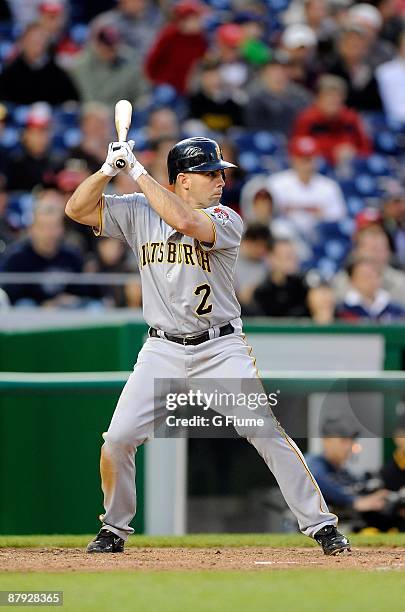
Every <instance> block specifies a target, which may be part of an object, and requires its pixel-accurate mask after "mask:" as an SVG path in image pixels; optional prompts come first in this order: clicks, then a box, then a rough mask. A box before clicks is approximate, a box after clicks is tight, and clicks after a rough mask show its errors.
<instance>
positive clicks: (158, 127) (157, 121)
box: [145, 106, 180, 142]
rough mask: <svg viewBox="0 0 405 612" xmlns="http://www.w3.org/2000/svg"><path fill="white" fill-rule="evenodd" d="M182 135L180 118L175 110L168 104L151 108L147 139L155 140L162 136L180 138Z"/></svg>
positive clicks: (146, 133)
mask: <svg viewBox="0 0 405 612" xmlns="http://www.w3.org/2000/svg"><path fill="white" fill-rule="evenodd" d="M179 136H180V126H179V120H178V118H177V115H176V113H175V112H174V110H172V109H171V108H169V107H168V106H159V107H157V108H154V109H153V110H151V112H150V113H149V116H148V120H147V123H146V130H145V139H146V140H147V141H148V142H155V141H156V140H159V139H160V138H173V139H174V140H175V139H178V137H179Z"/></svg>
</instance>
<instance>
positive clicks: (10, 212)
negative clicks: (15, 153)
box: [6, 192, 33, 229]
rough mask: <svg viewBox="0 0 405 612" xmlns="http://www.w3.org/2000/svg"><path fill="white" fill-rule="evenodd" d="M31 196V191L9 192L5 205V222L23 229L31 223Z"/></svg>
mask: <svg viewBox="0 0 405 612" xmlns="http://www.w3.org/2000/svg"><path fill="white" fill-rule="evenodd" d="M32 206H33V197H32V195H31V193H26V192H23V193H16V192H14V193H11V194H10V197H9V200H8V206H7V213H6V217H7V222H8V223H9V224H10V226H11V227H13V228H14V229H23V228H25V227H28V226H29V225H30V224H31V223H32Z"/></svg>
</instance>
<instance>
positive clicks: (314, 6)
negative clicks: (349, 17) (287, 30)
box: [283, 0, 337, 57]
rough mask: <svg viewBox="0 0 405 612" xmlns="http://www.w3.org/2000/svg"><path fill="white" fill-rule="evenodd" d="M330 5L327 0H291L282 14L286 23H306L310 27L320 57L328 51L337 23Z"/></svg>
mask: <svg viewBox="0 0 405 612" xmlns="http://www.w3.org/2000/svg"><path fill="white" fill-rule="evenodd" d="M332 7H333V3H332V2H328V1H327V0H304V1H303V0H293V1H292V2H291V4H290V6H289V8H288V10H287V11H286V13H285V14H284V19H283V21H284V22H285V23H286V24H287V25H291V24H306V25H307V26H309V27H310V28H311V30H312V31H313V32H314V33H315V36H316V38H317V40H318V51H319V52H320V53H321V56H322V57H327V56H328V54H329V53H330V51H331V47H332V41H333V38H334V36H335V34H336V29H337V23H336V21H335V19H333V18H332V12H331V9H332ZM335 12H336V11H335Z"/></svg>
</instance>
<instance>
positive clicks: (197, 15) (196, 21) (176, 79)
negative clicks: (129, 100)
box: [145, 0, 208, 94]
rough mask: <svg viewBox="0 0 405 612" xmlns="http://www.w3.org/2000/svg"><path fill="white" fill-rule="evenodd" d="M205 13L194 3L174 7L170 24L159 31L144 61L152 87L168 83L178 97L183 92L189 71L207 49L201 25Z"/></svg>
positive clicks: (194, 0) (196, 2) (192, 0)
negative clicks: (153, 84)
mask: <svg viewBox="0 0 405 612" xmlns="http://www.w3.org/2000/svg"><path fill="white" fill-rule="evenodd" d="M205 11H206V8H205V7H204V6H203V5H202V4H201V3H200V2H198V1H197V0H187V1H184V2H183V1H182V2H178V3H177V4H175V5H174V7H173V20H172V22H171V23H169V24H168V25H166V26H164V27H163V28H162V30H161V31H160V34H158V37H157V39H156V42H155V44H154V45H153V47H152V48H151V50H150V51H149V53H148V55H147V58H146V66H145V70H146V75H147V76H148V78H149V79H150V80H151V81H152V83H155V84H162V83H168V84H169V85H172V86H173V87H174V88H175V89H176V90H177V91H178V93H180V94H184V93H185V92H186V90H187V83H188V79H189V76H190V73H191V70H192V68H193V67H194V64H195V63H196V62H197V60H199V59H200V58H202V57H203V56H204V54H205V52H206V50H207V48H208V41H207V38H206V35H205V33H204V31H203V23H202V15H203V13H204V12H205Z"/></svg>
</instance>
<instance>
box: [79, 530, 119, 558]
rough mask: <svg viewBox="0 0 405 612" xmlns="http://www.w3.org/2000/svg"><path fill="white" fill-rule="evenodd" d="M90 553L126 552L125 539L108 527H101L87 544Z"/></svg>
mask: <svg viewBox="0 0 405 612" xmlns="http://www.w3.org/2000/svg"><path fill="white" fill-rule="evenodd" d="M86 550H87V552H88V553H118V552H124V540H123V539H122V538H120V537H119V536H117V535H116V534H115V533H112V532H111V531H109V530H108V529H105V528H104V527H103V529H100V531H99V532H98V534H97V535H96V537H95V538H94V540H92V541H91V542H90V543H89V544H88V545H87V549H86Z"/></svg>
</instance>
